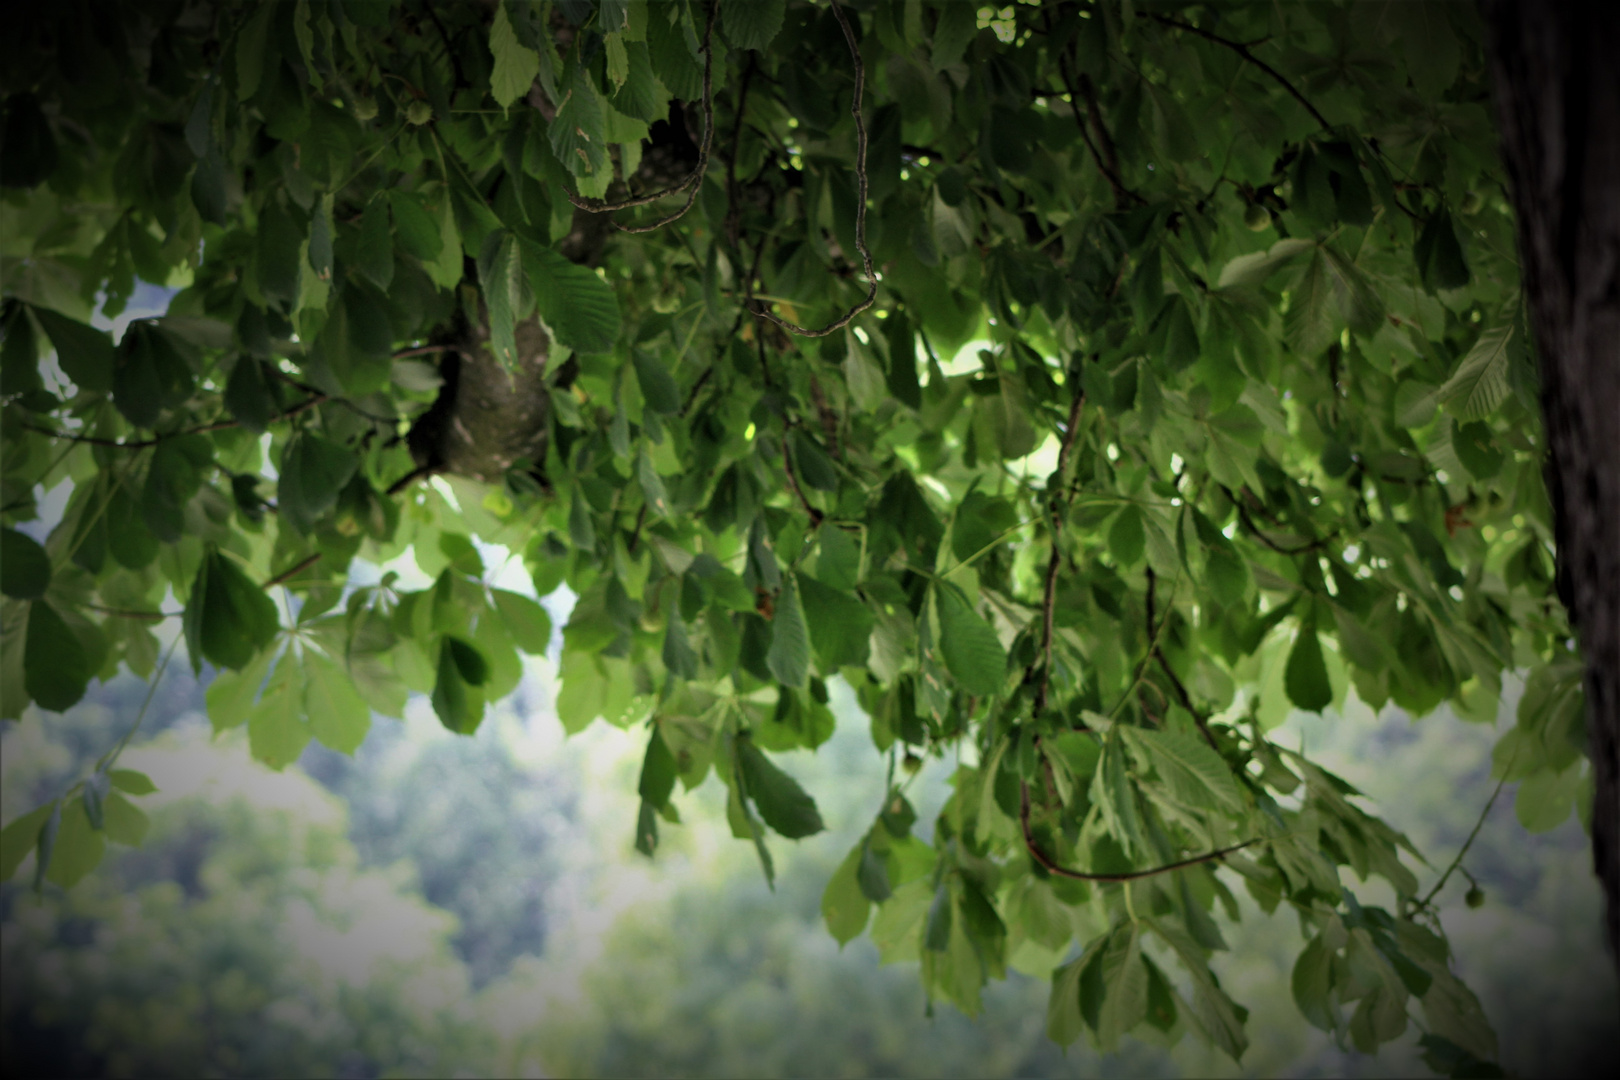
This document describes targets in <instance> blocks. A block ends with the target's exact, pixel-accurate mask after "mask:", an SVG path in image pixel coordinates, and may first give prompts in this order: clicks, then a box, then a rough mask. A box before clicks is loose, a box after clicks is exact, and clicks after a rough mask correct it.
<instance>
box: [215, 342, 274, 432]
mask: <svg viewBox="0 0 1620 1080" xmlns="http://www.w3.org/2000/svg"><path fill="white" fill-rule="evenodd" d="M272 377H273V376H271V375H270V374H269V372H268V371H266V369H265V365H264V364H263V363H262V362H261V361H259V360H257V359H255V358H254V357H251V356H239V357H237V359H236V365H235V366H234V367H232V368H231V374H230V377H229V378H228V379H226V381H225V408H226V409H228V410H230V414H231V416H233V417H235V418H236V422H237V423H239V424H241V425H242V426H243V427H245V428H247V429H248V430H249V431H251V432H253V433H254V434H256V435H262V434H264V432H265V430H266V429H267V428H269V426H270V422H271V421H272V420H273V419H275V415H276V407H277V405H278V404H279V402H278V401H277V397H276V393H275V390H274V388H273V386H274V384H273V383H272V382H271V381H270V380H271V378H272Z"/></svg>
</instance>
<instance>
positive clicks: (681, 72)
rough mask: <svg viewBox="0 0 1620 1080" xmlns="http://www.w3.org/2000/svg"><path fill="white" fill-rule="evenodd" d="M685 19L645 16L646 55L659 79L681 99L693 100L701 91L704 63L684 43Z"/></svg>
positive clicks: (685, 42)
mask: <svg viewBox="0 0 1620 1080" xmlns="http://www.w3.org/2000/svg"><path fill="white" fill-rule="evenodd" d="M685 21H686V20H684V19H678V20H677V21H676V22H674V23H673V24H672V23H671V22H670V21H669V20H668V19H667V18H663V17H660V18H653V17H651V12H649V18H648V19H647V54H648V56H649V57H650V58H651V59H652V69H653V72H654V74H656V75H657V76H658V81H659V82H661V83H663V84H664V85H665V86H667V87H669V92H670V93H671V94H673V95H675V97H677V98H679V99H680V100H681V101H696V100H697V99H698V97H699V95H701V94H702V92H703V63H702V61H701V60H700V59H698V57H697V56H696V55H694V54H693V50H692V49H691V48H690V47H689V46H688V45H687V41H686V30H685V27H684V25H683V24H684V23H685Z"/></svg>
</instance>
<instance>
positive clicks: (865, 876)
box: [855, 836, 894, 904]
mask: <svg viewBox="0 0 1620 1080" xmlns="http://www.w3.org/2000/svg"><path fill="white" fill-rule="evenodd" d="M855 878H856V881H857V882H858V883H859V884H860V887H861V894H862V895H863V896H865V897H866V898H867V899H868V900H870V901H872V902H873V903H874V904H881V903H883V902H884V901H885V900H887V899H888V898H889V897H890V896H892V895H893V894H894V890H893V889H892V888H890V886H889V866H888V863H887V861H886V860H885V859H884V857H883V855H882V853H880V852H879V851H878V850H877V849H876V848H874V847H873V846H872V840H871V837H870V836H868V837H867V838H866V839H865V840H863V841H861V865H860V869H858V870H857V871H856V874H855Z"/></svg>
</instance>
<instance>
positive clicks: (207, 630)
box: [182, 551, 280, 671]
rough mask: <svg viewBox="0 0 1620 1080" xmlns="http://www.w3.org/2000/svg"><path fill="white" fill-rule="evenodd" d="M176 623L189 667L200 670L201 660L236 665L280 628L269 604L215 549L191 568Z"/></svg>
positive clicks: (221, 665)
mask: <svg viewBox="0 0 1620 1080" xmlns="http://www.w3.org/2000/svg"><path fill="white" fill-rule="evenodd" d="M182 623H183V626H184V629H185V635H186V651H187V652H188V653H190V654H191V667H192V670H194V671H201V670H202V662H203V660H204V659H207V660H208V662H209V663H212V664H216V665H218V666H220V667H226V668H232V669H241V668H243V667H245V666H246V665H247V663H248V661H250V660H252V659H253V656H254V654H255V653H257V652H258V651H259V650H260V649H263V648H264V647H265V646H266V645H269V644H270V642H272V641H274V640H275V637H276V631H277V630H279V629H280V621H279V619H278V618H277V615H276V605H275V602H274V601H272V600H271V599H270V597H269V596H268V595H267V594H266V593H265V591H264V590H263V589H262V588H260V587H259V586H258V585H257V584H255V583H254V582H253V580H252V579H251V578H249V577H248V576H247V575H246V574H244V573H243V572H242V571H241V569H240V568H239V567H237V565H236V562H235V560H233V559H230V558H227V557H226V556H225V555H223V554H222V553H220V552H219V551H210V552H209V553H208V554H207V555H205V556H204V557H203V561H202V565H201V566H199V567H198V568H197V577H196V579H195V580H194V582H193V584H192V586H191V596H190V597H189V598H188V599H187V601H186V611H185V617H184V619H183V620H182Z"/></svg>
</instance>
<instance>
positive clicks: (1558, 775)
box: [1513, 765, 1581, 833]
mask: <svg viewBox="0 0 1620 1080" xmlns="http://www.w3.org/2000/svg"><path fill="white" fill-rule="evenodd" d="M1580 774H1581V770H1580V767H1579V766H1576V765H1571V766H1569V767H1568V768H1566V769H1564V770H1563V771H1561V772H1554V771H1553V770H1551V769H1544V770H1542V771H1540V772H1536V773H1532V774H1531V775H1530V776H1528V777H1526V778H1525V779H1524V780H1523V781H1522V782H1521V783H1520V784H1519V790H1518V792H1517V794H1515V796H1514V798H1513V813H1514V815H1515V816H1517V817H1518V819H1519V824H1520V825H1523V826H1524V828H1525V831H1526V832H1532V833H1544V832H1551V831H1552V830H1553V829H1556V828H1558V826H1560V825H1562V824H1563V823H1564V822H1566V821H1568V820H1569V815H1570V813H1571V812H1573V811H1574V809H1575V797H1576V794H1577V792H1578V791H1579V789H1580Z"/></svg>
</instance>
